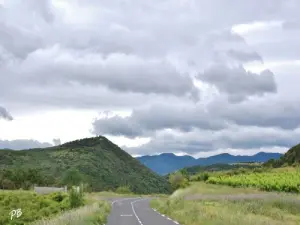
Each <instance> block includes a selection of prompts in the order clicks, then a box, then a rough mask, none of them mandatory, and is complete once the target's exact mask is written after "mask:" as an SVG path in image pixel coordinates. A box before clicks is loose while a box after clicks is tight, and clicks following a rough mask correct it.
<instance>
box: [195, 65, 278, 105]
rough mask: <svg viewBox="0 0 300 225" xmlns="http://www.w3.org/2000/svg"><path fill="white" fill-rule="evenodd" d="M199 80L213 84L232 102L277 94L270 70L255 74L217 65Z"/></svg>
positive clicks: (242, 69)
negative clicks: (266, 94) (249, 97)
mask: <svg viewBox="0 0 300 225" xmlns="http://www.w3.org/2000/svg"><path fill="white" fill-rule="evenodd" d="M197 78H198V79H200V80H202V81H204V82H207V83H209V84H212V85H214V86H216V87H217V88H218V90H219V91H220V92H222V93H226V94H228V96H229V99H230V100H232V101H241V100H244V99H245V98H247V97H248V96H251V95H259V96H261V95H264V94H265V93H276V91H277V87H276V83H275V80H274V74H273V73H272V72H271V71H270V70H265V71H262V72H261V73H260V74H255V73H252V72H250V71H246V70H245V69H244V68H243V67H242V66H239V67H236V68H229V67H226V66H223V65H215V66H212V67H210V68H209V69H207V70H205V71H204V72H203V73H201V74H199V75H198V76H197Z"/></svg>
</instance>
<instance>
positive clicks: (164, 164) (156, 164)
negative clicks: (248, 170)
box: [136, 152, 282, 175]
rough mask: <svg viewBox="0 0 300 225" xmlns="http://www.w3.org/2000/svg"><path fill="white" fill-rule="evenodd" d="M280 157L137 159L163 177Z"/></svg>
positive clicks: (165, 155) (169, 156)
mask: <svg viewBox="0 0 300 225" xmlns="http://www.w3.org/2000/svg"><path fill="white" fill-rule="evenodd" d="M281 156H282V154H280V153H266V152H259V153H257V154H255V155H252V156H243V155H237V156H234V155H230V154H228V153H224V154H219V155H214V156H210V157H207V158H199V159H196V158H193V157H192V156H187V155H185V156H176V155H175V154H173V153H163V154H160V155H154V156H149V155H146V156H141V157H137V158H136V159H138V160H139V161H140V162H141V163H143V164H144V165H145V166H147V167H148V168H150V169H151V170H153V171H154V172H156V173H158V174H161V175H165V174H168V173H171V172H173V171H176V170H178V169H182V168H184V167H190V166H196V165H200V166H207V165H212V164H218V163H222V164H229V163H239V162H266V161H268V160H270V159H279V158H280V157H281Z"/></svg>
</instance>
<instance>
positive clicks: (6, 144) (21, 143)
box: [0, 139, 52, 150]
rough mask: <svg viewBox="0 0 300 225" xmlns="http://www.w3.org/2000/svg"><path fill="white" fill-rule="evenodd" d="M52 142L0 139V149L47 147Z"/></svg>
mask: <svg viewBox="0 0 300 225" xmlns="http://www.w3.org/2000/svg"><path fill="white" fill-rule="evenodd" d="M51 146H52V144H50V143H47V142H44V143H41V142H39V141H36V140H28V139H18V140H12V141H9V140H0V149H12V150H25V149H31V148H47V147H51Z"/></svg>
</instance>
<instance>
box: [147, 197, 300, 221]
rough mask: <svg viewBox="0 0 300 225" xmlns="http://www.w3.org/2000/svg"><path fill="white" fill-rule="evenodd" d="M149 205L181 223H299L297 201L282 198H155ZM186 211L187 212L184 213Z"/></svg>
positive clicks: (299, 206)
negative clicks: (219, 199) (230, 199)
mask: <svg viewBox="0 0 300 225" xmlns="http://www.w3.org/2000/svg"><path fill="white" fill-rule="evenodd" d="M151 207H153V208H155V209H157V210H158V211H159V212H160V213H162V214H165V215H168V216H169V217H171V218H172V219H174V220H176V221H178V222H179V223H180V224H184V225H199V222H200V221H201V224H202V225H223V224H226V225H240V224H243V225H282V224H285V225H299V224H300V215H299V210H300V205H299V203H298V202H289V201H284V200H279V199H277V200H238V201H237V200H235V201H226V200H221V201H187V200H183V198H175V199H169V200H165V199H154V200H152V202H151ZM187 215H188V216H187Z"/></svg>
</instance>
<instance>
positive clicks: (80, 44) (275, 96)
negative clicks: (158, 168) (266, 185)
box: [0, 0, 300, 157]
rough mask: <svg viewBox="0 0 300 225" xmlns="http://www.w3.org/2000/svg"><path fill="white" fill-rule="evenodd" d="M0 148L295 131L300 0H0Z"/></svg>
mask: <svg viewBox="0 0 300 225" xmlns="http://www.w3.org/2000/svg"><path fill="white" fill-rule="evenodd" d="M0 4H1V7H0V148H11V149H24V148H34V147H47V146H51V145H58V144H60V143H64V142H67V141H71V140H74V139H78V138H84V137H91V136H95V135H104V136H107V137H108V138H109V139H110V140H112V141H113V142H115V143H116V144H118V145H120V146H122V147H123V148H124V149H125V150H126V151H128V152H129V153H130V154H132V155H144V154H151V155H152V154H158V153H162V152H173V153H176V154H190V155H193V156H196V157H202V156H204V157H205V156H209V155H213V154H218V153H224V152H228V153H231V154H234V155H237V154H241V155H247V154H255V153H256V152H259V151H266V152H285V151H286V150H287V149H288V148H290V147H291V146H293V145H295V144H297V143H299V142H300V127H299V124H300V89H299V84H300V74H299V71H300V41H299V40H300V14H299V11H300V1H299V0H271V1H270V0H243V1H241V0H209V1H208V0H151V1H150V0H143V1H140V0H115V1H111V0H102V1H98V0H84V1H83V0H52V1H51V0H43V1H41V0H26V1H22V0H2V1H0Z"/></svg>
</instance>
